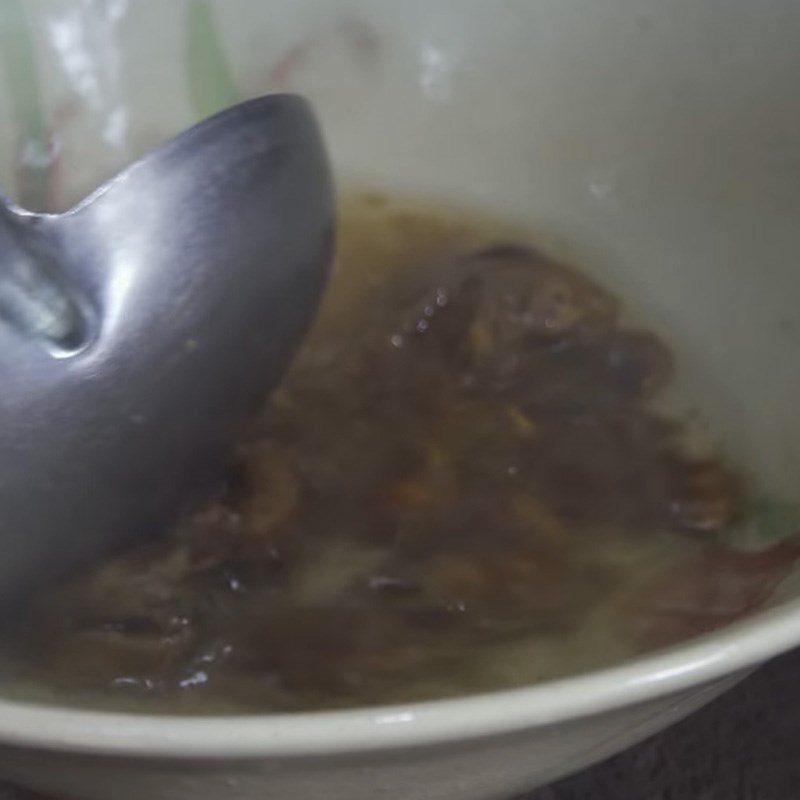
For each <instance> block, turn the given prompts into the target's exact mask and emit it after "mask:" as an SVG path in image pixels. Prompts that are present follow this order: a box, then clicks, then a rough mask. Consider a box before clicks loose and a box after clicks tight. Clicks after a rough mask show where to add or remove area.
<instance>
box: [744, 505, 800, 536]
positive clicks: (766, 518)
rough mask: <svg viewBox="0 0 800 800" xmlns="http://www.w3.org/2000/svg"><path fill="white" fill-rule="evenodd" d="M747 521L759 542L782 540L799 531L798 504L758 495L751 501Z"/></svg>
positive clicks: (799, 511) (799, 510) (799, 514)
mask: <svg viewBox="0 0 800 800" xmlns="http://www.w3.org/2000/svg"><path fill="white" fill-rule="evenodd" d="M749 523H750V525H749V526H750V527H751V529H752V532H753V534H754V535H755V538H756V539H757V541H758V542H759V543H763V544H767V543H772V542H780V541H783V540H784V539H788V538H790V537H791V536H794V535H795V534H797V533H800V505H798V504H797V503H790V502H787V501H786V500H779V499H777V498H774V497H759V498H757V499H756V500H755V501H754V502H753V505H752V508H751V512H750V519H749Z"/></svg>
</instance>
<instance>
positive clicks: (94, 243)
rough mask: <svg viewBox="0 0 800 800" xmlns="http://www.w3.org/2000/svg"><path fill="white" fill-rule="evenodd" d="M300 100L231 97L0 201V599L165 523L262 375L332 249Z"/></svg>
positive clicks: (311, 298) (305, 318)
mask: <svg viewBox="0 0 800 800" xmlns="http://www.w3.org/2000/svg"><path fill="white" fill-rule="evenodd" d="M332 227H333V199H332V190H331V185H330V179H329V173H328V166H327V161H326V158H325V154H324V149H323V145H322V142H321V138H320V134H319V131H318V129H317V126H316V124H315V122H314V119H313V116H312V114H311V112H310V110H309V107H308V105H307V104H306V103H305V102H304V101H303V100H301V99H300V98H297V97H293V96H288V95H274V96H270V97H265V98H262V99H259V100H253V101H251V102H248V103H244V104H242V105H239V106H236V107H235V108H232V109H229V110H228V111H224V112H222V113H221V114H219V115H217V116H215V117H213V118H211V119H209V120H207V121H205V122H203V123H201V124H200V125H198V126H196V127H194V128H192V129H190V130H189V131H187V132H185V133H183V134H181V135H180V136H178V137H177V138H175V139H173V140H172V141H170V142H169V143H168V144H166V145H164V146H163V147H161V148H160V149H158V150H156V151H155V152H154V153H152V154H150V155H148V156H146V157H145V158H144V159H142V160H141V161H139V162H137V163H136V164H134V165H133V166H132V167H130V168H128V169H127V170H125V171H124V172H123V173H122V174H120V175H119V176H117V177H116V178H114V179H113V180H112V181H110V182H109V183H108V184H106V185H105V186H103V187H102V188H101V189H99V190H98V191H97V192H96V193H94V194H93V195H92V196H91V197H90V198H88V199H87V200H86V201H84V202H83V203H81V204H80V205H78V206H77V207H76V208H75V209H73V210H72V211H69V212H67V213H65V214H59V215H40V214H31V213H27V212H25V211H23V210H21V209H19V208H15V207H13V206H12V205H11V204H10V203H8V202H0V376H1V377H2V387H1V388H0V602H2V601H7V600H10V599H13V598H14V597H15V596H16V595H17V594H18V593H19V592H20V591H22V590H24V589H27V590H30V589H31V588H32V587H34V586H35V585H36V583H37V581H41V580H44V579H46V578H48V577H50V576H52V575H53V574H55V573H56V572H58V571H63V570H66V569H68V568H70V567H72V566H74V565H76V564H77V563H78V562H80V561H82V560H84V559H87V558H89V557H91V556H95V555H98V554H100V553H102V552H104V551H107V550H109V549H110V548H113V547H115V546H119V545H120V544H122V543H124V542H126V541H128V540H131V539H133V538H134V537H136V536H146V535H148V534H152V533H153V532H157V531H161V530H163V529H164V527H165V525H166V524H167V523H168V522H169V520H170V519H171V518H173V517H174V515H175V514H176V513H177V512H178V511H179V509H180V506H181V503H183V502H185V501H186V498H187V497H188V496H191V493H192V492H193V491H195V490H197V489H199V488H202V487H204V486H206V485H207V484H208V483H209V482H210V481H211V480H213V479H214V477H215V476H216V475H217V474H218V472H217V471H218V470H219V468H220V466H221V458H222V456H223V455H224V451H225V449H226V446H229V445H230V443H231V442H232V440H233V439H234V438H235V436H236V435H237V432H239V431H240V430H241V427H242V424H243V422H244V421H245V420H246V418H247V416H248V415H249V414H251V413H252V412H253V411H254V410H255V409H256V407H257V405H258V403H259V401H260V400H261V399H262V398H263V397H264V395H265V394H266V392H267V391H268V390H269V389H270V388H272V387H274V386H275V385H276V383H277V382H278V380H279V379H280V377H281V375H282V373H283V371H284V369H285V368H286V366H287V365H288V362H289V360H290V357H291V354H292V351H293V349H294V347H295V345H296V344H297V343H298V341H299V339H300V338H301V336H302V334H303V332H304V331H305V329H306V327H307V325H308V323H309V322H310V319H311V317H312V314H313V312H314V310H315V307H316V303H317V300H318V298H319V295H320V293H321V290H322V288H323V285H324V280H325V277H326V274H327V268H328V264H329V261H330V257H331V244H332Z"/></svg>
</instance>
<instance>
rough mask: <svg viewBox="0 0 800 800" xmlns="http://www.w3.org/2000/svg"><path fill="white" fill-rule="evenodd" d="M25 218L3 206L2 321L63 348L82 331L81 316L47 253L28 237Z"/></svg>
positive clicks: (0, 209) (0, 252) (0, 211)
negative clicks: (51, 264)
mask: <svg viewBox="0 0 800 800" xmlns="http://www.w3.org/2000/svg"><path fill="white" fill-rule="evenodd" d="M26 224H29V222H28V221H27V219H26V217H23V216H21V215H19V214H17V213H15V212H14V211H12V210H11V209H9V208H8V207H7V206H5V205H3V204H2V203H0V319H2V320H3V321H5V322H6V323H7V324H10V325H12V326H13V327H14V328H15V329H16V330H17V331H18V332H20V333H22V334H23V335H25V336H29V337H32V338H35V339H43V340H45V341H47V342H49V343H52V344H56V345H62V344H64V343H66V342H69V341H70V340H72V339H74V338H75V337H76V335H77V332H78V331H79V329H80V328H81V314H80V311H79V310H78V307H77V306H76V304H75V303H74V302H73V301H72V300H71V299H70V297H69V296H68V294H67V292H66V291H65V289H64V288H63V287H62V286H60V285H59V283H58V281H57V279H56V277H55V276H54V275H53V274H52V273H53V270H52V268H51V267H50V265H49V264H48V263H47V261H48V259H47V258H46V256H45V254H43V253H36V252H35V250H34V249H33V248H32V247H31V246H30V245H29V243H28V241H26V240H27V239H28V237H26V236H25V225H26Z"/></svg>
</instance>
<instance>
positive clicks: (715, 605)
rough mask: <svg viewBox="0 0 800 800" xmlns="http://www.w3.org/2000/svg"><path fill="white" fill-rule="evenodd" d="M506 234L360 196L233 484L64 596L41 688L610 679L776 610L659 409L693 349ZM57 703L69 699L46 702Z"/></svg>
mask: <svg viewBox="0 0 800 800" xmlns="http://www.w3.org/2000/svg"><path fill="white" fill-rule="evenodd" d="M621 313H622V309H621V306H620V302H619V300H618V299H617V298H616V297H615V296H614V295H613V294H611V293H610V292H608V291H606V290H605V289H603V288H602V287H600V286H599V285H597V284H596V283H595V282H593V281H592V280H590V279H589V278H588V277H585V276H584V275H582V274H581V273H579V272H576V271H574V270H572V269H570V268H568V267H565V266H563V265H561V264H558V263H556V262H554V261H552V260H550V259H549V258H547V257H545V256H544V255H542V254H541V253H539V252H538V251H537V250H536V249H535V247H533V246H532V245H531V244H530V243H529V242H528V240H527V237H526V235H525V234H524V233H521V232H520V231H516V230H512V229H510V228H507V227H505V226H503V225H501V224H498V223H495V222H493V221H490V220H487V219H483V218H479V217H476V216H474V215H466V214H461V213H458V212H454V211H450V210H447V209H442V208H430V207H424V206H421V205H415V204H413V203H405V202H402V201H397V200H392V199H390V198H386V197H383V196H380V195H377V194H360V195H358V196H356V197H354V198H353V199H351V200H349V201H348V202H346V203H344V204H343V207H342V210H341V220H340V243H339V258H338V264H337V270H336V274H335V276H334V280H333V284H332V286H331V289H330V292H329V295H328V297H327V298H326V302H325V304H324V307H323V309H322V312H321V314H320V318H319V320H318V322H317V325H316V326H315V329H314V330H313V331H312V333H311V335H310V337H309V339H308V341H307V343H306V345H305V347H304V349H303V351H302V353H301V354H300V355H299V357H298V359H297V361H296V363H295V366H294V368H293V370H292V372H291V374H290V376H289V377H288V379H287V380H286V382H285V384H284V386H283V387H282V389H281V390H280V391H279V392H278V393H277V394H276V395H275V396H274V398H273V399H272V400H271V401H270V403H269V404H268V407H267V408H265V410H264V413H263V414H262V416H261V417H260V418H259V420H258V421H257V422H256V423H255V424H254V426H253V429H252V431H251V432H250V435H249V436H248V437H246V439H245V441H243V443H242V444H241V445H240V447H239V448H238V450H237V453H236V457H235V459H234V461H233V463H232V464H231V466H230V469H229V470H228V477H227V481H226V483H225V485H224V486H222V487H220V490H219V492H218V493H217V495H215V496H214V497H213V498H210V499H209V500H208V501H207V502H206V503H205V504H204V505H202V506H201V507H200V508H199V509H197V510H195V511H194V512H193V513H192V514H190V515H187V517H186V518H185V519H183V520H182V521H181V522H180V523H179V524H178V525H177V526H176V529H175V531H174V532H173V533H172V534H171V536H169V537H168V538H167V539H164V540H160V541H158V542H155V543H154V544H152V545H149V546H148V547H145V548H140V549H137V550H135V551H132V552H129V553H125V554H122V555H121V556H119V557H117V558H114V559H111V560H109V561H107V562H105V563H102V564H100V565H97V566H95V567H94V568H92V569H91V570H88V571H86V572H85V573H84V574H82V575H80V576H78V577H77V578H74V579H72V580H70V581H69V582H67V583H65V584H63V585H61V586H58V587H55V588H54V589H53V590H52V591H51V592H47V593H46V594H45V596H42V597H39V598H37V601H36V602H35V603H34V604H33V608H32V611H31V614H30V616H29V618H28V619H26V620H25V621H24V624H23V625H21V626H18V627H17V628H16V630H15V631H12V632H9V633H7V634H6V635H7V644H8V648H9V649H12V650H13V651H14V652H15V653H17V658H16V659H15V664H14V668H13V672H14V675H13V676H12V677H13V679H14V680H15V681H16V682H17V683H20V684H24V685H26V686H28V687H33V686H36V687H38V688H36V689H35V690H33V689H30V688H29V689H28V690H27V691H29V692H30V691H35V692H36V693H38V694H41V693H42V692H44V691H47V692H52V693H55V694H56V695H57V697H59V698H60V699H61V700H67V701H75V702H88V703H92V704H102V705H112V706H118V707H124V708H137V709H141V710H146V711H154V710H165V711H166V710H169V711H187V712H203V711H231V710H233V711H244V712H249V711H253V712H257V711H295V710H306V709H317V708H332V707H342V706H351V705H357V704H366V703H378V702H390V701H391V702H394V701H402V700H411V699H419V698H433V697H442V696H447V695H453V694H460V693H466V692H473V691H483V690H490V689H496V688H502V687H508V686H516V685H521V684H525V683H531V682H535V681H541V680H545V679H548V678H553V677H559V676H563V675H565V674H569V673H573V672H575V671H578V670H583V669H588V668H593V667H598V666H601V665H605V664H609V663H611V662H614V661H616V660H619V659H622V658H625V657H628V656H630V655H633V654H635V653H639V652H642V651H644V650H646V649H648V648H651V647H655V646H660V645H664V644H668V643H671V642H674V641H677V640H680V639H682V638H686V637H688V636H692V635H696V634H698V633H701V632H704V631H707V630H710V629H713V628H715V627H718V626H720V625H722V624H725V623H727V622H730V621H731V620H734V619H737V618H738V617H740V616H742V615H743V614H745V613H746V612H748V611H749V610H751V609H752V608H753V607H755V606H757V605H758V604H760V603H761V602H762V601H763V600H764V599H765V598H766V597H767V596H768V594H769V593H770V592H771V590H772V589H773V588H774V587H775V586H776V585H777V583H778V582H779V581H780V580H781V579H782V578H783V577H784V576H785V574H786V573H787V572H788V570H789V569H790V568H791V566H792V564H793V562H794V560H795V559H796V558H797V556H798V555H799V554H800V551H797V550H796V548H795V546H794V545H793V544H791V543H785V544H781V545H779V546H776V547H774V548H772V549H770V550H767V551H765V552H761V553H744V552H738V551H737V550H735V549H734V548H733V546H732V545H731V543H730V542H731V534H732V532H733V531H734V530H735V529H736V526H737V523H738V522H739V521H740V520H741V519H742V516H743V514H744V509H745V494H746V493H745V490H744V487H743V486H741V485H740V481H739V480H738V479H737V477H736V475H735V474H734V473H733V472H732V471H731V470H730V469H729V468H728V467H727V466H726V465H725V464H724V463H723V461H722V460H721V459H720V458H719V457H718V456H716V455H715V454H713V453H712V452H708V451H703V450H702V449H699V448H698V443H697V442H696V441H694V440H693V439H692V436H691V434H690V433H689V430H688V428H687V426H686V425H684V424H683V423H682V422H681V421H680V420H679V419H677V418H671V417H669V416H667V415H665V414H664V412H663V411H658V410H656V407H655V404H654V402H655V400H656V399H657V398H658V395H659V392H660V391H661V390H663V389H664V388H665V387H666V386H667V384H668V383H669V381H670V379H671V376H672V371H673V363H672V362H673V359H672V356H671V353H670V351H669V349H668V348H667V347H666V346H665V344H664V343H662V342H661V341H660V340H659V338H658V337H657V336H655V335H653V334H651V333H649V332H647V331H646V330H643V329H640V328H634V327H629V326H627V325H625V324H623V323H622V322H621V321H620V319H621ZM45 686H46V687H49V688H48V689H47V690H45V689H43V688H42V687H45Z"/></svg>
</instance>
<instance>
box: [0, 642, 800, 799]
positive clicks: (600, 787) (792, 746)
mask: <svg viewBox="0 0 800 800" xmlns="http://www.w3.org/2000/svg"><path fill="white" fill-rule="evenodd" d="M0 800H44V798H38V797H36V798H35V797H34V796H33V795H31V794H28V793H24V792H18V791H16V790H13V789H10V788H6V789H3V788H2V787H0ZM109 800H113V798H109ZM220 800H224V798H220ZM287 800H289V798H287ZM398 800H402V798H398ZM516 800H800V650H797V651H795V652H793V653H789V654H788V655H785V656H783V657H781V658H779V659H777V660H776V661H773V662H772V663H771V664H768V665H767V666H765V667H763V668H762V669H760V670H759V671H758V672H756V673H755V674H754V675H752V676H751V677H750V678H748V679H747V680H745V681H744V682H743V683H741V684H740V685H739V686H737V687H736V688H735V689H733V690H732V691H730V692H728V693H727V694H726V695H724V696H723V697H721V698H719V699H718V700H716V701H714V702H713V703H712V704H711V705H709V706H707V707H706V708H704V709H702V710H701V711H699V712H698V713H696V714H694V715H693V716H692V717H690V718H689V719H686V720H684V721H683V722H681V723H679V724H678V725H675V726H674V727H673V728H670V729H669V730H667V731H665V732H663V733H661V734H659V735H658V736H655V737H653V738H652V739H649V740H648V741H646V742H644V743H643V744H641V745H639V746H638V747H635V748H633V749H632V750H629V751H627V752H625V753H623V754H622V755H619V756H616V757H615V758H612V759H611V760H610V761H606V762H605V763H603V764H600V765H599V766H597V767H594V768H593V769H590V770H588V771H586V772H583V773H581V774H579V775H575V776H573V777H571V778H567V779H566V780H564V781H561V782H560V783H557V784H555V785H554V786H550V787H547V788H545V789H539V790H537V791H535V792H533V793H531V794H528V795H525V796H524V797H520V798H517V799H516Z"/></svg>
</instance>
